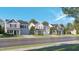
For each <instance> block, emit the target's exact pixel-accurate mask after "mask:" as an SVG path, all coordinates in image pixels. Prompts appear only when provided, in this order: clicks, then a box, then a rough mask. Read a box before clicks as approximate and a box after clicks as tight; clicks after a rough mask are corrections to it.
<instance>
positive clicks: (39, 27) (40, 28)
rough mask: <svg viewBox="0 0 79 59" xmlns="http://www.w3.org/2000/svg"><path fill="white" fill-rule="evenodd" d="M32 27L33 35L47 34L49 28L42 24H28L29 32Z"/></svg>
mask: <svg viewBox="0 0 79 59" xmlns="http://www.w3.org/2000/svg"><path fill="white" fill-rule="evenodd" d="M32 26H33V27H35V31H34V34H44V35H46V34H49V26H45V25H43V24H42V23H30V25H29V30H30V28H31V27H32Z"/></svg>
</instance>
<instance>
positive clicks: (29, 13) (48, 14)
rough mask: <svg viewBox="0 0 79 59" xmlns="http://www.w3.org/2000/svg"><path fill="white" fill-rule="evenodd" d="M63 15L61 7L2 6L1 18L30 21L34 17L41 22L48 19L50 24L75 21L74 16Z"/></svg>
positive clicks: (0, 8)
mask: <svg viewBox="0 0 79 59" xmlns="http://www.w3.org/2000/svg"><path fill="white" fill-rule="evenodd" d="M63 15H64V14H63V11H62V9H61V8H59V7H0V18H1V19H3V20H5V19H17V20H19V19H21V20H26V21H29V20H30V19H32V18H34V19H36V20H37V21H39V22H43V21H48V22H49V23H50V24H54V23H57V24H67V23H69V22H73V21H74V18H72V17H62V16H63ZM58 18H59V19H58ZM57 19H58V20H57Z"/></svg>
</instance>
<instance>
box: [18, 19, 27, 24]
mask: <svg viewBox="0 0 79 59" xmlns="http://www.w3.org/2000/svg"><path fill="white" fill-rule="evenodd" d="M18 22H19V23H21V24H28V22H27V21H23V20H18Z"/></svg>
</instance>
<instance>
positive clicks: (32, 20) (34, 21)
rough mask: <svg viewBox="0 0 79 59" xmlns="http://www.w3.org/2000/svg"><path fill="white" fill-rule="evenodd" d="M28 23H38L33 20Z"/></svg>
mask: <svg viewBox="0 0 79 59" xmlns="http://www.w3.org/2000/svg"><path fill="white" fill-rule="evenodd" d="M29 23H38V21H36V20H35V19H31V20H30V21H29Z"/></svg>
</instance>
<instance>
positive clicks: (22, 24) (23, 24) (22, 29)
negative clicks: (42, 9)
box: [18, 20, 29, 35]
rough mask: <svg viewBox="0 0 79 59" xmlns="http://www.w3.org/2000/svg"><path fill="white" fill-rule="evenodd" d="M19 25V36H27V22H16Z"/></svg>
mask: <svg viewBox="0 0 79 59" xmlns="http://www.w3.org/2000/svg"><path fill="white" fill-rule="evenodd" d="M18 22H19V23H20V34H21V35H28V34H29V28H28V22H26V21H22V20H18Z"/></svg>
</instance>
